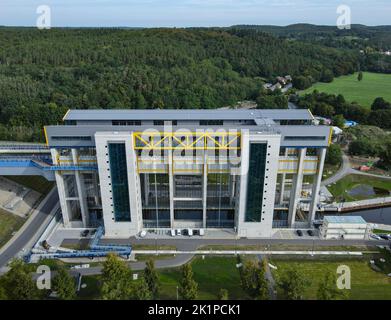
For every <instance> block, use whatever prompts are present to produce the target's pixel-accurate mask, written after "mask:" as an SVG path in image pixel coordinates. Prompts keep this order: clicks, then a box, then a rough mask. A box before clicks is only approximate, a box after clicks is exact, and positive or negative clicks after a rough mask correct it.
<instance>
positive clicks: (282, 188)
mask: <svg viewBox="0 0 391 320" xmlns="http://www.w3.org/2000/svg"><path fill="white" fill-rule="evenodd" d="M285 179H286V174H285V173H283V174H282V175H281V182H280V183H281V185H280V199H279V203H280V204H282V203H283V202H284V193H285Z"/></svg>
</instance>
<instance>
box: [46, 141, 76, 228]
mask: <svg viewBox="0 0 391 320" xmlns="http://www.w3.org/2000/svg"><path fill="white" fill-rule="evenodd" d="M50 152H51V155H52V159H53V164H55V165H59V164H58V161H57V159H58V151H57V150H56V149H51V150H50ZM54 176H55V178H56V185H57V192H58V198H59V200H60V206H61V213H62V221H63V223H64V227H65V228H70V227H71V223H70V219H69V212H68V206H67V202H66V194H65V185H64V178H63V176H62V174H61V172H60V171H56V172H55V173H54Z"/></svg>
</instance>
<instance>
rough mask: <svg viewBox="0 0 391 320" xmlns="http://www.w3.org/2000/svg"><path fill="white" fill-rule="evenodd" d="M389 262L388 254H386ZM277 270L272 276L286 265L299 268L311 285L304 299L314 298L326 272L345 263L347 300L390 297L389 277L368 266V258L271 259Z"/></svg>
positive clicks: (276, 274) (390, 285)
mask: <svg viewBox="0 0 391 320" xmlns="http://www.w3.org/2000/svg"><path fill="white" fill-rule="evenodd" d="M387 259H388V263H390V261H389V260H390V259H391V257H390V255H388V258H387ZM272 263H273V264H274V265H276V266H277V268H278V269H277V270H273V274H274V276H278V274H279V273H281V272H283V271H284V270H285V269H286V268H287V267H289V266H293V267H296V268H299V269H300V270H301V271H302V272H303V274H305V275H306V276H307V277H308V278H309V279H310V281H311V285H310V286H309V287H308V288H307V289H306V290H305V292H304V298H305V299H316V293H317V290H318V286H319V283H320V282H321V280H322V279H323V277H324V275H325V273H326V272H333V273H336V270H337V267H338V266H340V265H346V266H348V267H349V268H350V270H351V290H349V292H348V296H347V299H349V300H366V299H370V300H388V299H391V278H390V277H388V276H387V275H386V274H384V273H382V272H376V271H374V270H372V269H371V267H370V266H369V262H368V260H346V261H344V260H336V261H332V260H331V261H316V260H315V261H314V260H311V261H305V260H301V261H300V260H286V261H282V260H281V261H279V260H273V262H272Z"/></svg>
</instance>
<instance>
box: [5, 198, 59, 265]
mask: <svg viewBox="0 0 391 320" xmlns="http://www.w3.org/2000/svg"><path fill="white" fill-rule="evenodd" d="M58 201H59V200H58V193H57V191H56V192H53V193H52V194H51V195H50V197H49V198H48V199H47V201H46V203H45V204H43V206H42V207H41V209H40V211H39V212H38V213H37V214H36V216H35V217H34V218H33V220H32V221H31V222H30V223H29V225H28V226H27V228H26V229H25V230H24V231H23V232H22V233H21V234H20V235H19V236H18V237H17V238H16V239H15V240H14V241H13V242H12V244H11V245H10V246H9V247H8V248H7V249H6V250H5V251H4V252H3V253H2V254H0V268H1V267H4V266H6V265H7V263H8V261H9V260H11V259H12V258H13V257H15V256H16V255H17V254H18V253H19V252H20V251H21V250H22V249H23V248H25V247H26V246H27V244H28V243H29V242H30V240H31V239H32V238H33V237H34V236H35V235H36V233H37V230H38V229H39V228H40V227H41V226H42V224H43V223H44V222H45V219H46V218H47V217H48V215H49V214H50V213H51V212H52V210H53V209H54V207H55V205H56V204H57V203H58Z"/></svg>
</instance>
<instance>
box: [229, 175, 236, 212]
mask: <svg viewBox="0 0 391 320" xmlns="http://www.w3.org/2000/svg"><path fill="white" fill-rule="evenodd" d="M229 182H230V200H229V202H230V205H231V206H232V204H233V203H234V201H235V184H236V176H235V175H232V174H231V175H230V176H229Z"/></svg>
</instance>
